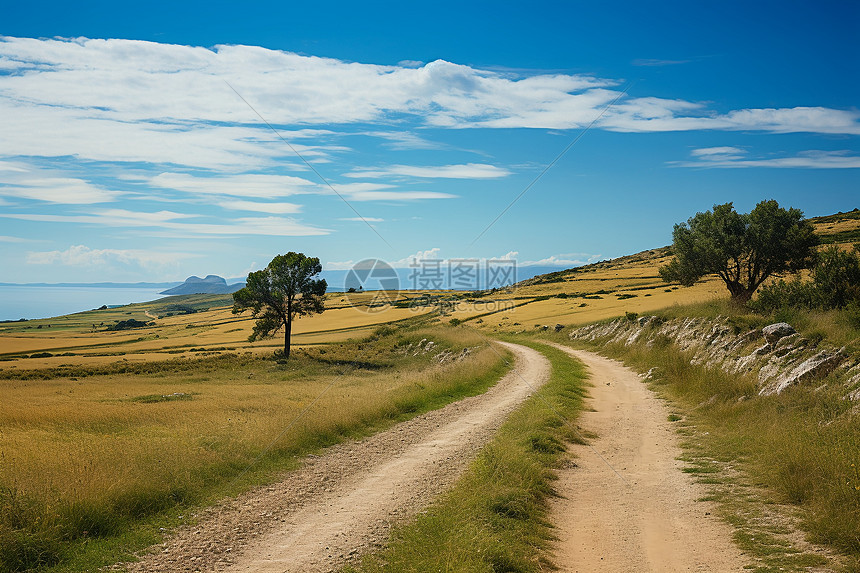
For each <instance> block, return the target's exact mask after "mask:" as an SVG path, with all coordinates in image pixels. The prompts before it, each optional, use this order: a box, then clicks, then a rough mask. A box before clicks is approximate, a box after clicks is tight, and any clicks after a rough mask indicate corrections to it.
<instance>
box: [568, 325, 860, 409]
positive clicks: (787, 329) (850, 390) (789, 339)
mask: <svg viewBox="0 0 860 573" xmlns="http://www.w3.org/2000/svg"><path fill="white" fill-rule="evenodd" d="M570 338H571V339H576V340H584V341H591V342H603V343H607V342H612V343H618V344H623V345H625V346H630V345H632V344H645V345H646V346H653V345H657V344H660V345H663V344H673V345H675V346H676V347H677V348H678V349H679V350H681V351H683V352H685V353H687V354H688V355H689V356H690V362H691V363H692V364H698V365H702V366H706V367H709V368H720V369H722V370H724V371H725V372H728V373H730V374H740V373H751V374H754V375H756V376H757V378H758V385H759V394H760V395H763V396H767V395H771V394H779V393H780V392H782V391H784V390H785V389H786V388H788V387H790V386H793V385H795V384H806V383H810V382H812V381H814V380H821V379H823V378H824V377H826V376H828V375H829V374H831V373H833V372H835V371H837V370H839V369H842V371H844V375H839V376H838V377H837V378H839V379H843V378H844V380H842V382H843V383H844V384H845V388H846V397H847V398H849V399H852V400H860V357H858V356H850V355H848V354H847V353H846V352H845V350H844V349H837V348H828V347H824V346H821V347H819V346H818V345H816V344H813V343H812V342H810V341H809V340H808V339H806V338H804V337H803V336H801V335H800V334H798V333H797V332H796V331H795V329H794V328H792V327H791V325H789V324H787V323H784V322H780V323H776V324H771V325H768V326H765V327H764V328H755V329H750V330H746V331H744V330H742V329H739V328H737V327H736V326H734V325H732V324H731V323H730V322H729V320H728V319H727V318H723V317H718V318H716V319H705V318H675V319H671V320H663V319H661V318H659V317H656V316H647V317H640V318H637V319H635V320H629V319H626V318H619V319H617V320H614V321H612V322H608V323H602V324H592V325H589V326H585V327H582V328H579V329H576V330H573V331H572V332H571V333H570Z"/></svg>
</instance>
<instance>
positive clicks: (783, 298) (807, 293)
mask: <svg viewBox="0 0 860 573" xmlns="http://www.w3.org/2000/svg"><path fill="white" fill-rule="evenodd" d="M852 303H855V304H856V303H860V253H858V252H857V250H853V251H843V250H841V249H839V247H836V246H831V247H828V248H827V249H825V250H824V251H822V252H821V253H820V254H819V256H818V260H817V261H816V263H815V267H814V268H813V269H812V280H811V281H802V280H800V278H799V277H797V278H795V279H793V280H791V281H785V280H779V281H776V282H774V283H772V284H770V285H767V286H765V287H762V288H761V289H760V290H759V295H758V298H757V299H756V300H755V302H754V303H753V305H752V306H753V307H754V308H755V309H756V310H759V311H764V312H774V311H777V310H780V309H787V308H808V309H822V310H830V309H842V308H846V307H848V306H849V305H851V304H852Z"/></svg>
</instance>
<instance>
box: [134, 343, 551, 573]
mask: <svg viewBox="0 0 860 573" xmlns="http://www.w3.org/2000/svg"><path fill="white" fill-rule="evenodd" d="M498 344H500V345H502V346H505V347H507V348H508V349H510V350H511V351H512V352H513V353H514V355H515V356H516V365H515V371H513V372H511V373H510V374H508V375H506V376H505V377H504V378H502V379H501V380H500V381H499V382H498V383H497V384H496V385H495V386H493V387H492V388H491V389H490V390H489V391H487V392H486V393H484V394H482V395H480V396H475V397H472V398H467V399H465V400H460V401H458V402H456V403H453V404H450V405H448V406H446V407H445V408H442V409H440V410H436V411H433V412H428V413H426V414H423V415H421V416H418V417H417V418H415V419H413V420H410V421H407V422H404V423H402V424H398V425H397V426H395V427H393V428H391V429H389V430H387V431H385V432H381V433H379V434H376V435H373V436H371V437H369V438H366V439H364V440H360V441H356V442H350V443H346V444H341V445H338V446H334V447H332V448H329V449H328V450H326V452H325V453H324V454H323V455H321V456H317V457H311V458H310V459H309V460H308V461H307V463H305V464H304V465H303V466H302V467H301V468H300V469H299V470H297V471H295V472H292V473H290V474H288V475H287V476H286V479H285V480H284V481H283V482H281V483H278V484H275V485H272V486H269V487H266V488H263V489H260V490H256V491H252V492H250V493H248V494H246V495H243V496H241V497H239V498H238V499H236V500H233V501H230V502H226V503H225V504H224V505H221V506H219V507H216V508H213V509H211V510H207V511H206V512H205V514H203V515H201V516H199V519H198V521H197V524H196V525H194V526H189V527H186V528H183V529H181V530H180V531H178V532H177V534H176V535H174V536H172V537H171V538H170V539H169V540H168V541H167V542H166V543H164V544H163V545H162V546H159V547H157V548H155V550H154V551H153V552H150V553H149V554H147V555H145V556H144V557H143V558H142V560H141V561H139V562H137V563H132V564H129V565H128V569H129V570H130V571H139V572H143V571H146V572H152V571H163V572H171V573H173V572H180V571H188V572H193V571H200V572H206V571H231V572H251V571H253V572H278V573H285V572H289V571H301V572H303V573H313V572H321V571H332V570H336V569H337V568H339V567H341V566H342V565H343V564H344V563H346V562H348V561H350V560H353V559H357V558H358V557H359V556H360V555H361V554H362V553H364V552H366V551H368V550H371V549H374V548H376V547H379V546H381V545H382V544H383V543H384V542H385V541H386V539H387V538H388V534H389V531H390V527H391V525H392V524H393V523H396V522H398V521H401V520H404V519H408V518H410V517H413V516H414V515H415V514H417V513H418V512H419V511H420V510H421V509H423V508H425V507H427V506H428V505H429V504H430V503H432V501H433V499H434V498H435V497H436V496H437V495H439V494H440V493H441V492H443V491H444V490H445V489H447V488H448V487H449V486H450V485H451V484H453V482H454V481H455V480H456V479H457V477H459V476H460V475H461V474H462V472H463V471H464V470H465V469H466V468H467V467H468V465H469V463H470V462H471V461H472V460H473V459H474V458H475V456H476V455H477V453H478V451H479V450H480V449H481V448H482V447H483V446H484V445H485V444H486V443H487V442H488V441H489V440H490V439H491V438H492V437H493V435H494V433H495V432H496V430H497V429H498V428H499V426H500V425H501V423H502V422H503V421H504V419H505V417H506V416H507V415H508V414H509V413H511V412H512V411H513V410H515V409H516V408H517V407H518V406H519V405H520V404H521V403H522V402H523V401H524V400H525V399H526V398H527V397H528V396H529V395H530V394H531V393H532V391H533V390H534V389H535V388H537V387H539V386H540V385H542V384H543V383H544V382H545V381H546V380H547V379H548V377H549V372H550V364H549V361H548V360H547V359H546V358H544V356H543V355H542V354H540V353H538V352H536V351H534V350H532V349H530V348H526V347H524V346H520V345H516V344H508V343H502V342H500V343H498Z"/></svg>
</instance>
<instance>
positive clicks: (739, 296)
mask: <svg viewBox="0 0 860 573" xmlns="http://www.w3.org/2000/svg"><path fill="white" fill-rule="evenodd" d="M725 283H726V286H727V287H728V289H729V292H730V293H731V295H732V302H733V303H735V304H739V305H744V304H746V303H748V302H749V301H750V299H751V298H752V295H753V293H754V292H755V290H756V289H755V288H750V287H748V286H745V285H743V284H741V283H740V282H738V281H725Z"/></svg>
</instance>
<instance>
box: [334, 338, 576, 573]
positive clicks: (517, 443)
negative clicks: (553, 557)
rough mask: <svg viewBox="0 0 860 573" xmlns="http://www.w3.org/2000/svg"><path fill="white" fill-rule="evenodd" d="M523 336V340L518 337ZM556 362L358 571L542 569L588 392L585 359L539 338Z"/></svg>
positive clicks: (512, 572)
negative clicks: (558, 490)
mask: <svg viewBox="0 0 860 573" xmlns="http://www.w3.org/2000/svg"><path fill="white" fill-rule="evenodd" d="M518 342H519V341H518ZM528 344H529V345H530V346H533V347H536V348H538V349H539V350H540V351H541V352H542V353H544V354H545V355H546V356H547V357H548V358H549V359H550V361H551V362H552V375H551V379H550V381H549V382H548V383H547V384H546V385H545V386H544V387H543V388H541V389H540V390H539V391H538V392H536V393H535V395H534V396H533V397H532V398H531V399H529V400H528V401H527V402H526V403H525V404H524V406H523V407H522V408H520V409H519V410H518V411H516V412H515V413H514V414H512V415H511V417H510V418H509V419H508V420H507V421H506V422H505V423H504V425H503V426H502V427H501V429H500V430H499V432H498V434H497V435H496V437H495V438H494V439H493V441H492V442H491V443H490V444H489V445H488V446H487V447H486V448H485V449H484V450H483V451H482V452H481V453H480V455H479V456H478V459H477V460H476V461H475V462H474V464H473V465H472V467H471V468H470V469H469V471H468V472H467V473H466V474H465V475H464V476H463V477H462V478H461V479H460V480H458V482H457V483H456V484H455V486H454V488H453V489H452V490H451V491H450V492H449V493H447V494H445V495H444V496H443V497H442V498H441V499H440V500H439V502H438V503H436V504H435V505H434V506H432V507H431V508H429V509H428V510H427V512H426V513H424V514H422V515H421V516H419V517H418V519H417V520H416V521H415V522H413V523H411V524H409V525H406V526H403V527H401V528H400V529H398V530H396V531H395V532H394V534H393V538H394V539H393V541H392V543H391V544H390V545H389V546H388V548H386V549H385V550H383V551H381V552H380V553H377V554H374V555H370V556H367V557H366V558H365V559H364V561H363V563H362V564H361V566H359V567H356V568H348V569H347V570H348V571H352V572H353V573H385V572H391V573H394V572H397V573H401V572H410V571H414V572H425V571H457V572H470V573H471V572H475V573H478V572H482V573H483V572H486V573H493V572H501V571H505V572H510V573H517V572H523V573H525V572H537V571H549V570H552V569H553V566H552V564H551V563H550V562H549V559H548V557H547V555H546V548H547V547H548V543H549V541H550V540H551V539H552V528H551V526H550V525H549V524H548V523H547V521H546V515H547V504H546V500H547V498H548V497H549V496H551V495H553V487H552V482H553V480H554V479H555V473H554V471H553V469H554V468H555V467H557V465H558V464H559V462H560V460H561V459H562V456H563V454H564V451H565V449H566V445H565V444H566V443H569V442H571V441H577V442H578V441H580V439H581V438H580V435H579V434H578V433H577V431H576V429H575V420H576V418H577V416H578V413H579V411H580V408H581V406H582V399H583V396H584V395H585V389H584V385H583V380H584V378H585V374H584V370H583V369H582V367H581V365H580V364H579V363H578V362H576V361H575V360H573V359H571V358H570V357H569V356H567V355H566V354H565V353H563V352H561V351H559V350H556V349H555V348H551V347H547V346H544V345H537V344H535V343H533V342H529V343H528Z"/></svg>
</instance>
